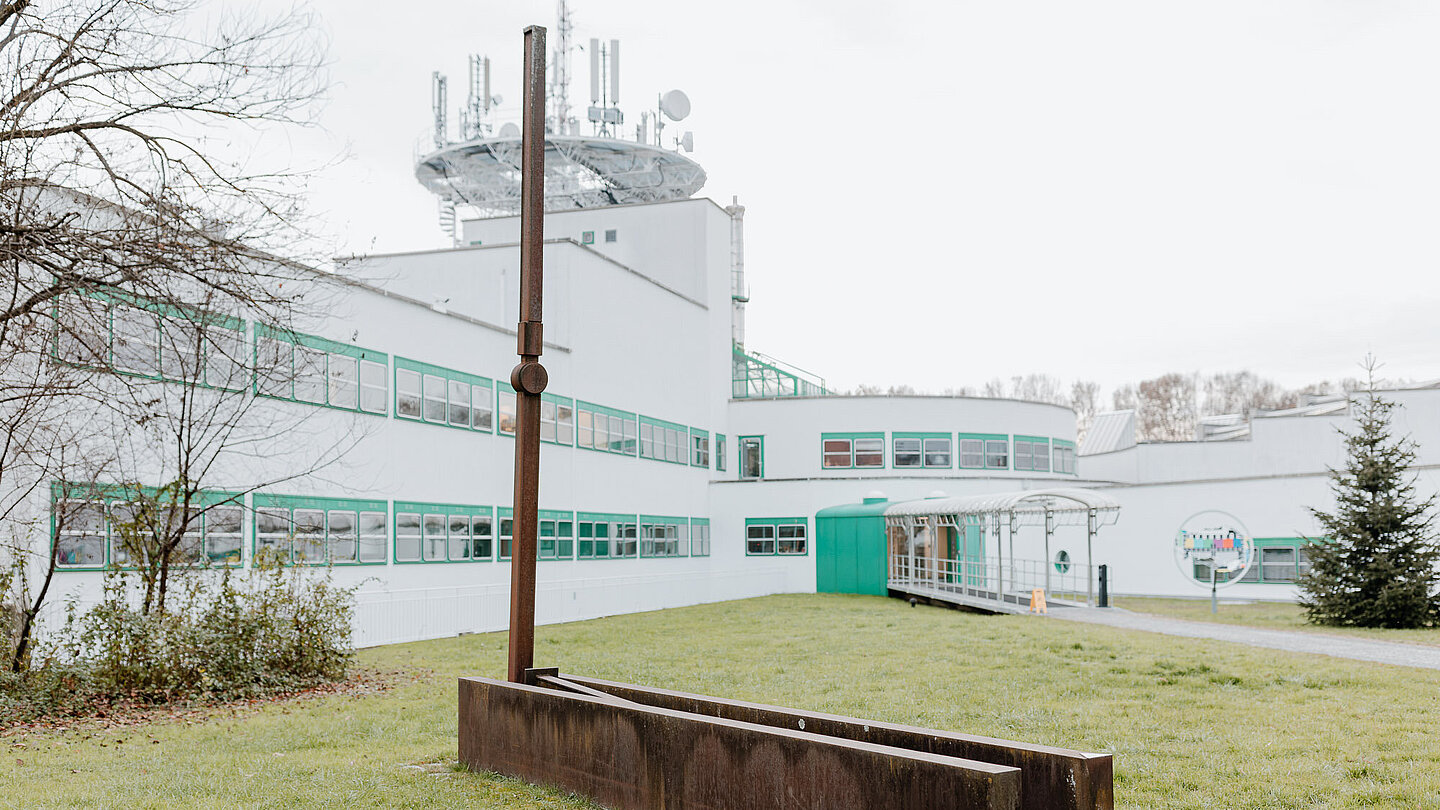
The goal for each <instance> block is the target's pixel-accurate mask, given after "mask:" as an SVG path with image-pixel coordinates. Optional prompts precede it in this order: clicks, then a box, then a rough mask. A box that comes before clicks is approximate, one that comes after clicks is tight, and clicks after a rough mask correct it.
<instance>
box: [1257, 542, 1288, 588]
mask: <svg viewBox="0 0 1440 810" xmlns="http://www.w3.org/2000/svg"><path fill="white" fill-rule="evenodd" d="M1295 562H1296V554H1295V547H1294V546H1280V547H1277V548H1262V549H1260V576H1261V578H1262V579H1264V580H1265V581H1266V582H1293V581H1295Z"/></svg>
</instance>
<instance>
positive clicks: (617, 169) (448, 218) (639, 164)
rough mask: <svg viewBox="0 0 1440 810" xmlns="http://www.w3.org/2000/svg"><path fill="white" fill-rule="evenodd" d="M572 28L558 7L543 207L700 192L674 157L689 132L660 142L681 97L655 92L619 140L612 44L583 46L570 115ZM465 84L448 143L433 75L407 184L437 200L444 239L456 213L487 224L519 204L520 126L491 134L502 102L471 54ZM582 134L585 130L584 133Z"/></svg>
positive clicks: (441, 96)
mask: <svg viewBox="0 0 1440 810" xmlns="http://www.w3.org/2000/svg"><path fill="white" fill-rule="evenodd" d="M572 30H573V26H572V24H571V21H570V12H569V8H568V7H567V4H566V2H565V0H559V3H558V8H557V13H556V32H557V36H556V37H555V44H554V48H553V50H552V54H551V68H550V76H551V79H550V86H549V88H548V91H547V94H546V96H547V97H546V109H547V110H549V111H550V112H549V115H547V117H546V139H545V210H547V211H565V210H571V209H577V208H597V207H602V206H611V205H625V204H629V203H650V202H664V201H668V200H680V199H685V198H687V197H690V196H691V195H693V194H695V193H696V192H697V191H699V190H700V189H701V188H702V187H703V186H704V185H705V170H704V169H702V168H701V167H700V164H698V163H696V162H695V161H694V160H692V159H690V158H689V157H687V156H685V155H683V154H681V150H684V151H685V152H689V151H691V150H692V149H693V148H694V135H693V134H692V133H690V132H686V133H684V134H683V135H680V136H678V137H672V139H671V140H672V143H671V144H669V145H668V146H667V145H666V144H665V137H664V130H665V126H666V124H665V122H666V121H667V120H669V121H671V122H679V121H682V120H684V119H685V118H686V117H687V116H689V114H690V99H689V98H688V97H687V96H686V95H685V94H684V93H683V92H681V91H679V90H671V91H669V92H667V93H664V94H663V95H660V96H659V97H658V98H657V99H656V104H655V109H654V110H648V109H647V110H645V111H643V112H641V113H640V122H639V124H637V125H636V126H635V128H634V130H633V137H627V133H626V129H625V115H624V112H623V111H622V110H621V109H620V107H619V103H620V42H619V40H613V39H612V40H610V41H609V43H608V45H607V44H602V43H601V41H600V40H599V39H591V40H590V43H589V45H588V46H587V47H586V50H587V51H588V53H589V56H590V106H589V108H588V109H587V110H586V121H585V122H581V121H580V120H578V119H577V118H576V117H575V116H573V115H572V114H571V108H570V101H569V97H570V96H569V92H570V90H569V82H570V54H571V51H572V50H574V47H575V46H572V45H571V33H572ZM469 81H470V87H469V93H468V95H467V97H466V103H465V106H464V107H462V108H461V110H460V127H459V130H460V137H459V138H458V139H453V140H452V139H451V138H450V135H449V126H448V123H447V122H448V116H449V107H448V101H447V79H446V77H445V76H443V75H441V74H440V73H438V72H436V73H435V74H434V88H433V94H432V107H433V110H434V116H435V118H434V129H435V131H434V146H435V149H434V151H433V152H430V153H429V154H426V155H424V156H423V157H421V158H419V160H418V161H417V163H416V166H415V178H416V179H417V180H419V181H420V183H421V184H422V185H424V186H425V187H426V188H427V189H429V190H430V191H431V192H433V193H434V194H435V195H436V196H437V197H438V198H439V200H440V226H441V228H443V229H444V230H445V232H446V233H447V234H449V235H451V236H454V235H455V220H456V216H457V209H460V213H461V214H462V215H463V214H470V215H473V216H481V217H489V216H509V215H513V214H516V213H518V211H519V206H520V129H519V127H517V126H516V125H515V124H514V123H513V122H508V123H504V124H499V126H498V127H497V124H498V123H499V121H498V119H499V117H500V116H499V113H498V110H499V107H500V105H501V104H503V102H504V99H503V98H502V97H501V96H498V95H492V93H491V82H490V59H489V58H488V57H483V56H479V55H472V56H471V57H470V75H469ZM587 128H588V129H589V130H590V132H589V133H585V132H583V130H584V129H587ZM652 128H653V131H652Z"/></svg>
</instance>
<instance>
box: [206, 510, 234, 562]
mask: <svg viewBox="0 0 1440 810" xmlns="http://www.w3.org/2000/svg"><path fill="white" fill-rule="evenodd" d="M243 517H244V510H243V509H241V507H240V506H239V505H238V504H235V505H226V506H213V507H211V508H210V509H208V510H206V512H205V514H204V515H203V516H202V519H203V522H204V529H205V558H206V559H207V560H209V561H210V563H211V564H216V565H239V564H240V555H241V551H240V548H241V545H242V543H241V537H242V535H241V532H240V526H241V523H242V522H243Z"/></svg>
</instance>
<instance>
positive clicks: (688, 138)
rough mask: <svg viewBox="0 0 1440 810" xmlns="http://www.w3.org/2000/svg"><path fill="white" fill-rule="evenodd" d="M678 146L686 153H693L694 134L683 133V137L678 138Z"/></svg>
mask: <svg viewBox="0 0 1440 810" xmlns="http://www.w3.org/2000/svg"><path fill="white" fill-rule="evenodd" d="M680 146H681V147H683V148H684V149H685V151H686V152H694V151H695V133H693V132H687V133H685V134H684V135H682V136H680Z"/></svg>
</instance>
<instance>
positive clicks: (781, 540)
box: [745, 518, 809, 556]
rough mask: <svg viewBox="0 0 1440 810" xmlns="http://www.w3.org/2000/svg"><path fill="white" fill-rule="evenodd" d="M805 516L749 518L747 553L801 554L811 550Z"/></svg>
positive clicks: (747, 520) (746, 531)
mask: <svg viewBox="0 0 1440 810" xmlns="http://www.w3.org/2000/svg"><path fill="white" fill-rule="evenodd" d="M807 526H808V524H807V523H806V520H805V518H747V519H746V520H745V553H746V554H748V555H752V556H753V555H768V554H783V555H792V556H799V555H802V554H806V553H808V552H809V543H808V538H807V532H806V528H807Z"/></svg>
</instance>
